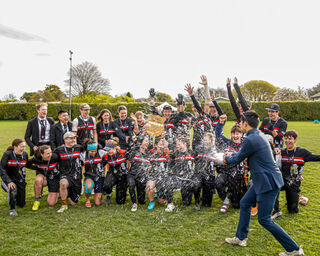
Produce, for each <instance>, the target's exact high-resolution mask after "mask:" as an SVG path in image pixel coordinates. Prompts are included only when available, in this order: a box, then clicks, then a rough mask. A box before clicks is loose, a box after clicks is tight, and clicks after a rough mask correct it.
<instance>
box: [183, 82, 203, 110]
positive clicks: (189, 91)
mask: <svg viewBox="0 0 320 256" xmlns="http://www.w3.org/2000/svg"><path fill="white" fill-rule="evenodd" d="M184 90H185V91H187V92H188V93H189V95H190V97H191V100H192V103H193V105H194V106H195V108H196V109H197V111H198V113H199V114H200V115H202V114H203V112H202V108H201V105H200V103H199V102H198V101H197V99H196V98H195V97H194V94H193V87H192V86H191V84H187V85H186V86H185V87H184Z"/></svg>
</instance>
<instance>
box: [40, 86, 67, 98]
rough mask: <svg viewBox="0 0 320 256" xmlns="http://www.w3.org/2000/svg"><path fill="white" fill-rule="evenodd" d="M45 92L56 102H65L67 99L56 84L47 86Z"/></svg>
mask: <svg viewBox="0 0 320 256" xmlns="http://www.w3.org/2000/svg"><path fill="white" fill-rule="evenodd" d="M44 90H45V91H47V92H49V93H50V94H51V95H52V96H53V97H54V99H55V100H56V101H63V100H64V99H65V98H66V95H65V94H64V93H63V92H62V91H61V89H60V87H59V86H57V85H55V84H47V85H46V87H45V89H44Z"/></svg>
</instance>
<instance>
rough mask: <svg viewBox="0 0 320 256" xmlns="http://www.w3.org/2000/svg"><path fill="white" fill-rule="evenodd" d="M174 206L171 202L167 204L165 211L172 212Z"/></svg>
mask: <svg viewBox="0 0 320 256" xmlns="http://www.w3.org/2000/svg"><path fill="white" fill-rule="evenodd" d="M174 208H176V207H175V206H174V205H173V204H168V206H167V208H166V209H165V211H166V212H172V211H173V210H174Z"/></svg>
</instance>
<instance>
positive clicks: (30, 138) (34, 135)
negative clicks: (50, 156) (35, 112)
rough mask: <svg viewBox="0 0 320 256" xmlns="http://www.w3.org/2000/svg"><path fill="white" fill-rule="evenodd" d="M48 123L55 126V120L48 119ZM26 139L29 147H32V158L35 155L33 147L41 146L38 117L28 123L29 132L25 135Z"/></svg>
mask: <svg viewBox="0 0 320 256" xmlns="http://www.w3.org/2000/svg"><path fill="white" fill-rule="evenodd" d="M47 121H48V122H49V124H50V126H52V125H54V119H53V118H52V117H47ZM51 128H52V127H51ZM24 139H25V141H26V142H27V144H28V146H29V147H30V156H33V154H34V151H33V147H34V146H38V145H39V122H38V117H35V118H33V119H31V120H29V121H28V125H27V130H26V133H25V135H24ZM49 140H50V139H49Z"/></svg>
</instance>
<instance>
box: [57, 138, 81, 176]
mask: <svg viewBox="0 0 320 256" xmlns="http://www.w3.org/2000/svg"><path fill="white" fill-rule="evenodd" d="M82 151H83V147H82V146H80V145H78V144H76V145H74V146H73V147H71V148H67V147H65V146H60V147H58V148H57V149H56V151H55V153H57V155H58V157H59V171H60V174H61V178H64V177H69V178H73V179H81V178H82V175H81V174H82V173H81V162H80V153H81V152H82Z"/></svg>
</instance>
